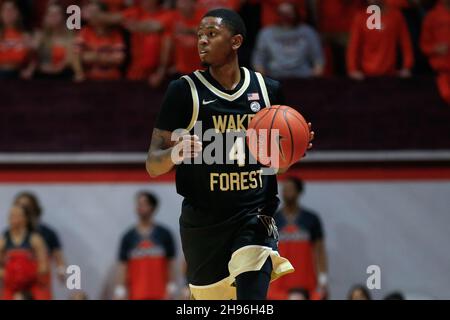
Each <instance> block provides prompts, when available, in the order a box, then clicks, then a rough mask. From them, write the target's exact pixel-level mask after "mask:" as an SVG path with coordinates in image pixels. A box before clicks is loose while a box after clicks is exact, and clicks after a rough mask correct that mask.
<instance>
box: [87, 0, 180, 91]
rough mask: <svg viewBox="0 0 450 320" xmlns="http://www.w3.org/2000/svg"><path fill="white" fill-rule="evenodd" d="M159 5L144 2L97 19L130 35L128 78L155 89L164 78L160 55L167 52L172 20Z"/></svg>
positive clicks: (155, 2)
mask: <svg viewBox="0 0 450 320" xmlns="http://www.w3.org/2000/svg"><path fill="white" fill-rule="evenodd" d="M159 2H160V1H158V0H141V1H140V2H139V4H135V5H133V6H131V7H130V8H128V9H126V10H124V11H122V12H120V13H115V14H102V15H96V16H94V17H95V19H96V20H101V21H103V22H105V23H108V24H115V25H119V24H120V25H122V26H124V27H125V29H126V30H128V31H129V32H130V33H131V48H130V51H131V52H130V55H131V63H130V65H129V67H128V72H127V78H128V79H129V80H147V81H148V82H149V83H150V85H151V86H156V85H157V84H158V83H160V82H161V81H162V79H163V78H164V76H165V66H166V63H165V62H161V56H162V55H163V53H164V52H166V51H167V50H168V48H167V46H168V45H169V39H168V38H169V27H170V23H171V21H170V19H171V17H172V14H171V13H170V12H169V11H167V10H164V9H162V8H161V5H160V3H159ZM161 65H162V67H160V66H161Z"/></svg>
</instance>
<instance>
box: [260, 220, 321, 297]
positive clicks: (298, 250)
mask: <svg viewBox="0 0 450 320" xmlns="http://www.w3.org/2000/svg"><path fill="white" fill-rule="evenodd" d="M305 232H307V231H305V230H301V229H300V228H299V227H298V226H296V225H287V226H285V227H283V228H281V229H280V235H281V237H283V236H284V237H285V238H287V239H280V242H279V244H278V252H279V253H280V255H281V256H282V257H285V258H287V259H288V260H289V262H290V263H291V264H292V266H293V267H294V269H295V272H293V273H290V274H287V275H285V276H283V277H281V278H280V279H277V280H276V281H274V282H272V283H271V284H270V291H269V295H268V296H269V298H270V299H274V300H280V299H281V300H284V299H286V298H287V295H288V292H289V290H290V289H292V288H304V289H306V290H308V291H309V292H310V293H313V292H314V290H315V289H316V287H317V280H316V279H317V275H316V271H315V267H314V261H313V257H314V251H313V243H312V242H311V241H309V240H307V239H306V238H307V237H306V236H305ZM290 238H291V239H290Z"/></svg>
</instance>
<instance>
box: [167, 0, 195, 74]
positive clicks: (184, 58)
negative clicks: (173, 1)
mask: <svg viewBox="0 0 450 320" xmlns="http://www.w3.org/2000/svg"><path fill="white" fill-rule="evenodd" d="M195 3H196V1H195V0H177V10H176V11H174V13H173V17H172V21H173V24H172V26H171V33H170V46H168V48H170V49H169V50H168V51H166V53H165V54H166V55H171V54H172V52H171V51H173V54H174V55H173V56H174V60H175V61H174V67H173V70H172V71H170V73H172V74H173V73H175V74H177V75H183V74H189V73H191V72H194V71H195V70H198V69H201V64H200V58H199V55H198V49H197V27H198V25H199V24H200V21H201V20H202V17H203V14H204V12H203V11H202V10H199V9H196V6H195ZM163 61H170V58H169V57H165V58H164V59H163Z"/></svg>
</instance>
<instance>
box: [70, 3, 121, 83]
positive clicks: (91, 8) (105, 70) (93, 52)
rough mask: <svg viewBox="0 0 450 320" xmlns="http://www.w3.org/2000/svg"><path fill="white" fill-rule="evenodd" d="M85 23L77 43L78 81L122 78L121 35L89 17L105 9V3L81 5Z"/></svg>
mask: <svg viewBox="0 0 450 320" xmlns="http://www.w3.org/2000/svg"><path fill="white" fill-rule="evenodd" d="M83 9H84V10H85V11H86V12H88V13H89V14H88V15H87V22H88V25H87V26H85V27H83V28H82V29H81V31H80V33H79V35H78V38H77V40H76V42H77V48H78V49H77V57H78V64H77V68H76V69H77V70H76V73H77V76H76V78H77V80H83V79H84V78H86V79H88V80H118V79H120V78H121V71H120V66H121V65H122V63H123V62H124V60H125V53H124V50H125V43H124V40H123V37H122V34H121V33H120V32H119V31H118V30H116V29H114V28H113V27H110V26H108V25H106V24H105V23H103V22H102V21H99V20H97V19H91V17H93V16H94V15H96V14H99V13H101V12H106V10H107V8H106V6H105V5H103V4H101V3H97V2H90V3H89V4H88V5H87V6H86V7H84V8H83Z"/></svg>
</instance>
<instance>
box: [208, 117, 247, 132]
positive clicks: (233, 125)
mask: <svg viewBox="0 0 450 320" xmlns="http://www.w3.org/2000/svg"><path fill="white" fill-rule="evenodd" d="M254 116H255V114H237V115H234V114H227V115H220V116H212V118H213V122H214V128H215V130H216V132H217V133H219V132H220V133H225V132H230V131H232V132H239V131H241V130H243V131H245V130H247V128H248V126H249V125H250V122H251V121H252V119H253V117H254Z"/></svg>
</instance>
